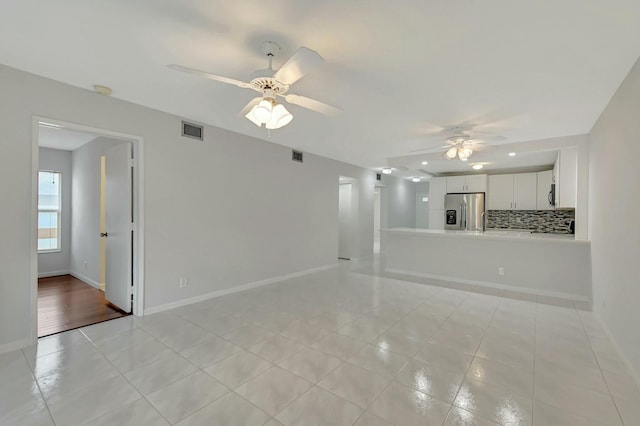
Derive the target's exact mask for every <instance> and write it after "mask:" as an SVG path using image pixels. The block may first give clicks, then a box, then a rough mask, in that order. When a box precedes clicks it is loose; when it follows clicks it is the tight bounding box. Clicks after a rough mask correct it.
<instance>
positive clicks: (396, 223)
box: [377, 174, 416, 228]
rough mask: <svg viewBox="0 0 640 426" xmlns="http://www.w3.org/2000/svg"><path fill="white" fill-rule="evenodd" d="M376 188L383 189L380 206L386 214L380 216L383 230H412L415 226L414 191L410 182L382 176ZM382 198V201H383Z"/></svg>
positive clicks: (413, 185) (413, 186) (391, 176)
mask: <svg viewBox="0 0 640 426" xmlns="http://www.w3.org/2000/svg"><path fill="white" fill-rule="evenodd" d="M377 186H380V187H381V188H384V189H383V190H382V192H381V193H380V194H381V205H382V206H383V209H384V206H385V205H386V210H387V211H386V212H384V213H383V214H382V215H381V223H382V227H383V228H404V227H408V228H414V227H415V224H416V189H415V184H414V183H413V182H411V181H410V180H407V179H403V178H400V177H396V176H393V175H384V174H383V175H382V180H381V181H378V182H377ZM383 198H384V199H383Z"/></svg>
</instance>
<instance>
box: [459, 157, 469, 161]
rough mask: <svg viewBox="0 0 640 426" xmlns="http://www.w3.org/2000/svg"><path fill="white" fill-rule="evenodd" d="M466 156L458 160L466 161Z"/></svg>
mask: <svg viewBox="0 0 640 426" xmlns="http://www.w3.org/2000/svg"><path fill="white" fill-rule="evenodd" d="M467 160H468V158H461V159H460V161H467Z"/></svg>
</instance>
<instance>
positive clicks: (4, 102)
mask: <svg viewBox="0 0 640 426" xmlns="http://www.w3.org/2000/svg"><path fill="white" fill-rule="evenodd" d="M0 93H2V97H0V128H1V129H2V133H1V135H0V193H2V194H3V203H6V204H5V205H6V206H11V207H10V208H7V209H3V213H2V214H3V215H4V217H3V220H0V235H2V236H3V238H2V239H1V240H0V291H1V294H2V297H0V350H3V349H4V350H7V348H10V347H13V346H15V345H17V344H20V343H24V341H25V339H28V338H29V337H30V331H31V324H30V315H31V313H30V308H31V306H30V288H31V287H30V279H31V276H32V273H35V271H36V265H32V264H31V261H30V259H31V258H30V255H31V241H30V232H31V229H32V222H31V205H32V194H31V184H32V178H33V176H32V174H31V167H32V156H33V155H36V154H37V152H36V153H32V150H31V139H32V118H33V116H34V115H39V116H44V117H50V118H54V119H58V120H63V121H67V122H72V123H79V124H83V125H85V126H91V127H95V128H100V129H108V130H112V131H116V132H121V133H125V134H132V135H139V136H141V137H143V138H144V151H145V160H144V167H145V178H144V191H145V232H146V240H145V246H146V251H145V259H144V262H145V273H146V275H145V297H146V300H145V304H146V307H147V308H149V307H158V306H161V305H163V304H167V303H170V302H175V301H178V300H181V299H186V298H190V297H195V296H200V295H203V294H207V293H210V292H214V291H220V290H225V289H230V288H233V287H236V286H240V285H242V284H246V283H251V282H255V281H258V280H264V279H267V278H271V277H277V276H281V275H285V274H290V273H293V272H297V271H303V270H306V269H309V268H315V267H320V266H324V265H330V264H335V263H336V258H337V249H338V185H337V182H338V177H339V176H341V175H342V176H348V177H351V178H353V179H355V180H356V181H357V182H358V200H359V203H358V229H357V233H358V237H357V239H356V241H355V246H354V249H353V250H354V256H356V257H364V256H368V255H371V254H372V252H373V188H374V184H375V173H374V172H372V171H371V170H367V169H363V168H360V167H356V166H352V165H349V164H346V163H341V162H338V161H334V160H330V159H326V158H323V157H319V156H315V155H311V154H305V161H304V163H303V164H300V163H297V162H294V161H291V151H290V149H289V148H286V147H283V146H279V145H276V144H273V143H269V142H266V141H263V140H258V139H253V138H250V137H247V136H243V135H239V134H236V133H232V132H229V131H226V130H223V129H219V128H214V127H211V126H206V127H205V129H204V135H205V140H204V141H203V142H200V141H195V140H193V139H187V138H182V137H180V122H181V118H180V117H176V116H173V115H170V114H165V113H162V112H159V111H156V110H152V109H149V108H146V107H143V106H139V105H135V104H131V103H128V102H123V101H120V100H118V99H115V98H112V97H104V96H100V95H97V94H95V93H92V92H90V91H88V90H84V89H80V88H75V87H71V86H68V85H65V84H62V83H58V82H55V81H52V80H49V79H45V78H41V77H38V76H35V75H32V74H28V73H25V72H22V71H18V70H15V69H11V68H8V67H4V66H0ZM214 101H215V100H214ZM246 125H247V126H251V125H252V124H251V123H249V122H247V123H246ZM292 125H295V123H294V124H292ZM285 131H286V129H285ZM411 210H413V209H411ZM182 276H187V277H188V278H189V286H188V287H187V288H182V289H181V288H179V287H178V281H179V277H182Z"/></svg>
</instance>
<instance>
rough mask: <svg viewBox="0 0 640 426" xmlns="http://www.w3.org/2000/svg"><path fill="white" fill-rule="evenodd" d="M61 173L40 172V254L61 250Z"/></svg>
mask: <svg viewBox="0 0 640 426" xmlns="http://www.w3.org/2000/svg"><path fill="white" fill-rule="evenodd" d="M61 177H62V175H61V174H60V173H59V172H48V171H39V172H38V252H47V251H59V250H60V214H61V207H62V202H61V197H60V195H61V194H60V178H61Z"/></svg>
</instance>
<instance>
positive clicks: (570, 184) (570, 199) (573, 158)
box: [553, 147, 578, 208]
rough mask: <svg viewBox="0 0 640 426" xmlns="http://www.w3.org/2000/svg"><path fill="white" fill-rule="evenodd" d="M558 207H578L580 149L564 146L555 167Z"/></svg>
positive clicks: (554, 175) (554, 177) (554, 176)
mask: <svg viewBox="0 0 640 426" xmlns="http://www.w3.org/2000/svg"><path fill="white" fill-rule="evenodd" d="M553 172H554V174H553V179H554V181H555V184H556V208H576V205H577V203H578V202H577V196H578V149H577V148H576V147H569V148H563V149H561V150H560V151H559V152H558V159H557V160H556V164H555V166H554V168H553Z"/></svg>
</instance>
